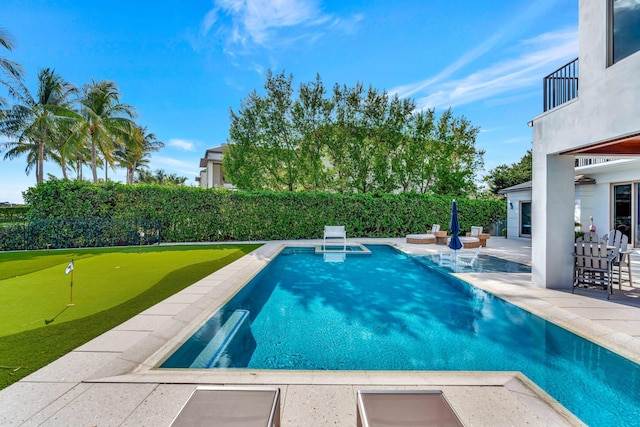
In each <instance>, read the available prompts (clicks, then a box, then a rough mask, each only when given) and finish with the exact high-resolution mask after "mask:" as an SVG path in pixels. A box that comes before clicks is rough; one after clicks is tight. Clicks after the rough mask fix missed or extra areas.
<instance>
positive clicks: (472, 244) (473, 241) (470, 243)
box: [447, 237, 482, 249]
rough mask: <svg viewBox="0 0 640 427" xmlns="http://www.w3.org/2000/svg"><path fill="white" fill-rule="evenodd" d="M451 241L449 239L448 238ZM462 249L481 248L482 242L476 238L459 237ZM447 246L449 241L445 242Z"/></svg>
mask: <svg viewBox="0 0 640 427" xmlns="http://www.w3.org/2000/svg"><path fill="white" fill-rule="evenodd" d="M449 239H451V238H449ZM459 239H460V243H462V247H464V248H465V249H474V248H479V247H480V246H482V242H481V241H480V239H478V238H477V237H459ZM447 244H449V241H448V242H447Z"/></svg>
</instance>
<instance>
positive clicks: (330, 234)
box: [322, 225, 347, 251]
mask: <svg viewBox="0 0 640 427" xmlns="http://www.w3.org/2000/svg"><path fill="white" fill-rule="evenodd" d="M327 239H340V240H339V243H342V249H343V250H345V251H346V250H347V232H346V231H345V229H344V225H325V226H324V238H323V240H322V245H323V249H326V246H327Z"/></svg>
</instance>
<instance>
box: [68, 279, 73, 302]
mask: <svg viewBox="0 0 640 427" xmlns="http://www.w3.org/2000/svg"><path fill="white" fill-rule="evenodd" d="M68 305H73V270H71V285H70V286H69V304H68Z"/></svg>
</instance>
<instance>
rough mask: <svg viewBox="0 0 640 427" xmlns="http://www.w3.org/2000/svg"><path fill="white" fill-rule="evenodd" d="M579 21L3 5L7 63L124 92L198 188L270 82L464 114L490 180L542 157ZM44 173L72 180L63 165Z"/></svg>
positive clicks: (512, 5) (481, 4) (7, 174)
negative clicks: (534, 130)
mask: <svg viewBox="0 0 640 427" xmlns="http://www.w3.org/2000/svg"><path fill="white" fill-rule="evenodd" d="M577 14H578V2H577V0H536V1H530V0H525V1H520V0H513V1H506V0H502V1H498V0H483V1H468V0H464V1H463V0H450V1H426V0H399V1H394V2H389V1H378V0H374V1H364V0H357V1H333V0H332V1H326V0H325V1H321V0H317V1H313V0H271V1H269V0H190V1H188V2H179V1H163V0H159V1H153V2H151V1H126V2H125V1H120V0H111V1H109V2H92V1H82V0H67V1H58V0H47V1H44V0H42V1H35V0H3V1H2V5H0V27H1V28H3V29H4V30H5V31H7V32H8V33H9V34H11V35H12V37H13V39H14V41H15V44H16V48H15V49H14V51H13V52H6V51H2V52H1V53H0V54H1V55H3V56H5V57H8V58H10V59H13V60H15V61H17V62H19V63H21V64H22V65H23V67H24V68H25V70H26V71H27V77H26V82H27V85H28V86H29V87H30V88H31V89H32V90H35V85H36V82H35V80H36V76H37V73H38V71H39V70H40V69H42V68H47V67H49V68H53V69H55V71H56V72H58V73H59V74H61V75H62V76H63V77H64V78H65V79H66V80H68V81H70V82H72V83H74V84H75V85H77V86H79V87H81V86H82V85H84V84H85V83H90V82H91V80H96V81H98V80H103V79H106V80H112V81H114V82H115V83H116V84H117V86H118V88H119V89H120V91H121V93H122V101H123V102H126V103H129V104H132V105H133V106H135V107H136V109H137V111H138V118H137V122H138V123H139V124H141V125H144V126H147V127H148V129H149V131H151V132H154V133H155V134H156V136H157V137H158V139H159V140H161V141H163V142H165V144H166V146H165V148H164V149H163V150H162V151H160V152H158V153H155V154H154V155H153V157H152V159H151V169H152V170H156V169H164V170H165V171H167V172H168V173H176V174H178V175H181V176H186V177H188V178H189V181H188V183H189V184H191V185H195V176H196V174H197V173H198V171H199V167H198V164H199V159H200V157H202V156H203V155H204V151H205V150H206V149H207V148H211V147H215V146H218V145H220V144H222V143H224V142H226V140H227V137H228V129H229V109H230V108H233V109H234V110H236V111H237V109H238V107H239V105H240V101H241V100H242V99H243V98H244V97H245V96H246V95H247V94H248V93H249V92H251V91H252V90H254V89H257V90H258V91H261V90H262V84H263V82H264V74H265V73H266V71H267V70H268V69H272V70H273V71H275V72H280V71H282V70H285V71H286V72H287V73H288V74H289V73H291V74H293V75H294V79H295V85H296V86H297V85H298V84H300V83H301V82H309V81H312V80H313V79H315V76H316V74H317V73H318V74H320V76H321V78H322V81H323V82H324V84H325V86H327V87H331V86H333V84H335V83H339V84H346V85H349V86H352V85H354V84H355V83H356V82H363V83H364V84H365V85H366V86H368V85H372V86H373V87H375V88H377V89H385V90H387V91H388V92H390V93H397V94H398V95H400V96H402V97H411V98H413V99H415V100H416V101H417V103H418V106H419V107H420V108H424V107H430V108H435V109H436V112H437V113H440V112H442V111H443V110H445V109H446V108H448V107H452V109H453V112H454V114H455V115H457V116H461V115H464V116H465V117H466V118H467V119H469V120H470V121H471V122H472V123H473V124H474V125H476V126H479V127H480V129H481V132H480V134H479V136H478V139H477V142H476V146H477V147H478V148H480V149H484V150H485V151H486V154H485V157H484V160H485V169H484V171H479V174H478V175H479V177H482V176H483V175H484V174H485V173H486V172H488V171H489V170H490V169H492V168H494V167H495V166H497V165H499V164H503V163H513V162H516V161H518V160H519V159H520V158H521V157H522V155H524V153H525V152H526V150H528V149H529V148H531V129H530V128H528V127H527V122H528V121H529V120H531V119H532V118H533V117H534V116H536V115H538V114H540V113H541V112H542V79H543V77H544V76H545V75H547V74H549V73H550V72H552V71H554V70H555V69H556V68H558V67H560V66H562V65H564V64H565V63H567V62H568V61H570V60H572V59H574V58H575V57H577V56H578V41H577V22H578V18H577ZM0 90H2V91H4V90H3V89H0ZM25 165H26V159H17V160H13V161H0V182H1V183H2V184H1V185H0V201H11V202H14V203H15V202H21V201H22V197H21V192H22V191H24V190H25V189H26V188H28V187H29V186H32V185H34V184H35V172H32V173H31V174H30V175H29V176H27V175H26V174H25V172H24V169H25ZM44 172H45V176H46V174H49V173H50V174H53V175H56V176H61V173H60V170H59V168H58V167H57V166H55V165H53V164H46V165H45V170H44ZM84 174H85V177H86V176H90V171H88V170H85V172H84ZM99 174H100V176H104V172H100V173H99ZM109 177H110V178H112V179H115V180H124V173H123V171H121V170H116V171H115V172H114V171H111V170H110V171H109Z"/></svg>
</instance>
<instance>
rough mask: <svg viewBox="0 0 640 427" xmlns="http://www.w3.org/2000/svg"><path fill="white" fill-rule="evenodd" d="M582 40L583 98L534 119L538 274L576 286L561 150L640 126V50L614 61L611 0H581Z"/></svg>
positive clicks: (539, 279)
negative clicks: (609, 13)
mask: <svg viewBox="0 0 640 427" xmlns="http://www.w3.org/2000/svg"><path fill="white" fill-rule="evenodd" d="M579 46H580V47H579V50H580V52H579V58H580V59H579V66H580V75H579V79H580V91H579V95H578V98H576V99H574V100H572V101H570V102H567V103H565V104H563V105H561V106H559V107H557V108H555V109H553V110H550V111H547V112H546V113H544V114H542V115H540V116H538V117H536V118H534V120H533V203H532V208H533V212H532V218H533V230H532V233H533V236H532V264H533V275H532V277H533V282H534V284H536V285H538V286H543V287H551V288H570V287H571V286H572V283H571V273H572V267H571V266H572V259H571V258H570V255H569V254H570V253H571V246H572V242H573V211H574V209H575V206H574V203H573V201H574V185H573V164H574V159H573V157H572V156H559V155H558V153H559V152H562V151H565V150H568V149H573V148H579V147H582V146H587V145H591V144H593V143H597V142H600V141H605V140H608V139H611V138H615V137H621V136H625V135H630V134H633V133H637V132H638V131H640V122H639V121H638V117H640V102H637V100H638V99H640V79H639V78H638V77H637V76H638V70H640V52H636V53H635V54H633V55H631V56H629V57H627V58H625V59H623V60H621V61H619V62H618V63H616V64H614V65H612V66H610V67H607V49H606V48H607V2H606V1H603V0H580V6H579ZM550 71H551V70H550ZM552 219H553V220H552Z"/></svg>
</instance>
